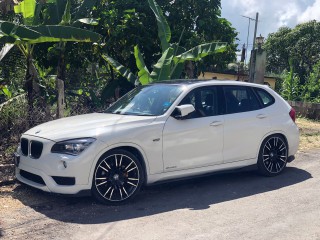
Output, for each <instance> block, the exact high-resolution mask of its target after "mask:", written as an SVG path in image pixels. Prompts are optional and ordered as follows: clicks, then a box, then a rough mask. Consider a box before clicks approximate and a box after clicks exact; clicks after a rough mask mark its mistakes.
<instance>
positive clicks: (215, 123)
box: [210, 121, 222, 127]
mask: <svg viewBox="0 0 320 240" xmlns="http://www.w3.org/2000/svg"><path fill="white" fill-rule="evenodd" d="M220 125H222V122H221V121H214V122H212V123H210V126H212V127H216V126H220Z"/></svg>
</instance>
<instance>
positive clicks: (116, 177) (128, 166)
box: [91, 150, 144, 204]
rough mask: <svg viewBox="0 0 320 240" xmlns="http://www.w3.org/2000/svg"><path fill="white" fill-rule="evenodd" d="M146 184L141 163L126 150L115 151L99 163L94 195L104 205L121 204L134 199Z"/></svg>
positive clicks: (93, 189)
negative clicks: (144, 183)
mask: <svg viewBox="0 0 320 240" xmlns="http://www.w3.org/2000/svg"><path fill="white" fill-rule="evenodd" d="M143 182H144V174H143V169H142V166H141V163H140V162H139V160H138V159H137V157H136V156H135V155H133V154H132V153H130V152H128V151H125V150H114V151H111V152H110V153H108V154H107V155H106V156H103V157H102V158H101V159H100V160H99V161H98V163H97V165H96V168H95V172H94V176H93V182H92V189H91V190H92V194H93V196H94V197H95V198H96V199H97V200H98V201H100V202H102V203H104V204H121V203H125V202H127V201H128V200H130V199H132V198H133V197H134V196H135V195H136V194H137V193H138V192H139V190H140V188H141V186H142V184H143Z"/></svg>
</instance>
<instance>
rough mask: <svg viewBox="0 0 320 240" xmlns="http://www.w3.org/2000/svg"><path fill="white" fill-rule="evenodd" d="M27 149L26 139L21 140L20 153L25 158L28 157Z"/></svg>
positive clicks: (27, 142)
mask: <svg viewBox="0 0 320 240" xmlns="http://www.w3.org/2000/svg"><path fill="white" fill-rule="evenodd" d="M28 148H29V141H28V139H26V138H21V151H22V154H23V155H25V156H27V155H28Z"/></svg>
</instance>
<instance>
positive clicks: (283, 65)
mask: <svg viewBox="0 0 320 240" xmlns="http://www.w3.org/2000/svg"><path fill="white" fill-rule="evenodd" d="M264 47H265V49H266V50H267V52H268V59H267V71H271V72H275V73H281V72H282V71H284V70H287V71H289V69H290V59H291V60H292V64H293V66H294V69H295V72H296V73H297V74H298V76H299V78H300V80H301V83H302V84H304V83H305V81H306V78H307V76H308V75H309V73H310V72H311V71H312V67H313V65H315V64H316V63H317V62H318V61H319V60H320V55H319V52H320V22H317V21H315V20H314V21H310V22H307V23H302V24H299V25H297V26H296V27H295V28H293V29H290V28H288V27H283V28H280V29H279V30H278V31H277V32H275V33H272V34H270V35H269V36H268V38H267V40H266V43H265V45H264Z"/></svg>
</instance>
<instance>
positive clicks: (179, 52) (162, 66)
mask: <svg viewBox="0 0 320 240" xmlns="http://www.w3.org/2000/svg"><path fill="white" fill-rule="evenodd" d="M148 3H149V6H150V8H151V9H152V11H153V13H154V15H155V17H156V20H157V26H158V37H159V39H160V43H161V50H162V55H161V57H160V59H159V60H158V62H157V63H156V64H155V65H153V69H152V71H150V70H149V69H148V67H147V65H146V64H145V62H144V59H143V56H142V53H141V51H140V49H139V46H138V45H136V46H135V47H134V56H135V60H136V65H137V68H138V69H139V72H138V76H135V75H134V74H133V73H131V72H130V70H128V69H126V68H125V67H124V66H123V65H121V64H120V63H119V62H117V61H116V60H114V59H113V58H111V57H110V56H108V55H107V54H104V55H102V58H103V59H104V60H105V61H107V62H108V63H109V64H110V65H111V66H112V67H113V68H114V69H115V70H116V71H118V72H119V73H120V74H121V75H122V76H124V77H126V78H127V79H128V80H129V81H131V82H135V83H136V84H137V80H139V81H140V83H141V84H142V85H145V84H148V83H151V82H155V81H163V80H170V79H177V78H180V76H181V73H182V71H183V68H184V64H185V62H187V61H199V60H201V59H202V58H204V57H206V56H208V55H212V54H215V53H219V52H224V51H225V50H226V45H227V44H226V43H223V42H211V43H204V44H201V45H198V46H196V47H194V48H191V49H189V50H187V51H186V50H185V49H184V48H182V47H180V46H179V44H180V42H179V43H175V44H172V43H170V40H171V30H170V27H169V24H168V22H167V20H166V18H165V16H164V14H163V12H162V9H161V8H160V6H159V5H158V4H157V2H156V1H155V0H148ZM180 40H181V38H180Z"/></svg>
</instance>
